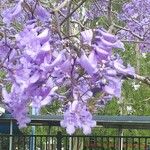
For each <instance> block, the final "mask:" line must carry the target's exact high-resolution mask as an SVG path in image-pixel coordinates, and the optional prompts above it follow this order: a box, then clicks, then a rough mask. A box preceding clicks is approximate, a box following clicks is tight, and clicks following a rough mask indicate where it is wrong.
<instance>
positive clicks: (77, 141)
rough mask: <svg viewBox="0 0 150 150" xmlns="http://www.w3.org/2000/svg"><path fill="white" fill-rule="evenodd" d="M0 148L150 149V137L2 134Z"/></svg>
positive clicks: (48, 149)
mask: <svg viewBox="0 0 150 150" xmlns="http://www.w3.org/2000/svg"><path fill="white" fill-rule="evenodd" d="M10 142H12V146H11V148H10V147H9V145H10ZM0 150H150V137H142V136H83V135H81V136H79V135H73V136H68V135H62V134H61V132H58V134H57V135H0Z"/></svg>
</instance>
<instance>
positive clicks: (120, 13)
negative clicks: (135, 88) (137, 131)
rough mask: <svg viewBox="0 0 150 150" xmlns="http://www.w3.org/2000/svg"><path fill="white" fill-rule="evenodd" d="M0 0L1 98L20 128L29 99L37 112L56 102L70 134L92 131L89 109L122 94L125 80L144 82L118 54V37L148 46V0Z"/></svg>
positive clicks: (148, 49)
mask: <svg viewBox="0 0 150 150" xmlns="http://www.w3.org/2000/svg"><path fill="white" fill-rule="evenodd" d="M0 3H1V6H0V7H1V10H0V11H1V23H0V26H1V28H0V36H1V40H0V67H1V72H3V73H5V77H4V78H3V80H2V81H1V86H2V95H3V102H4V103H5V105H6V108H7V109H8V111H9V112H10V113H11V114H12V115H13V117H14V118H15V119H16V120H17V121H18V124H19V127H20V128H22V127H25V126H26V124H27V123H29V122H30V118H28V116H27V114H28V112H29V105H31V104H32V106H33V107H35V108H37V109H38V110H40V109H41V107H43V106H45V105H50V104H52V103H53V102H54V101H59V102H60V103H61V108H62V110H63V112H64V120H62V121H61V126H62V127H65V128H66V131H67V132H68V133H69V134H73V133H74V132H75V130H76V128H81V129H83V133H84V134H90V133H91V128H92V127H94V126H95V125H96V122H95V121H94V120H92V113H94V112H95V111H96V110H97V109H98V108H101V107H104V106H105V104H106V103H107V102H108V101H110V100H111V99H112V98H113V97H117V98H120V97H121V87H122V83H123V81H124V80H126V79H128V78H130V79H131V80H133V79H136V80H140V81H141V82H143V83H145V84H148V85H150V80H149V78H148V77H145V76H141V75H140V74H139V73H140V72H139V71H137V70H136V69H134V68H133V67H132V66H131V65H130V64H125V63H124V60H123V59H122V58H121V56H120V55H119V51H123V52H124V53H126V46H124V42H128V43H130V45H131V46H133V45H134V47H135V49H136V52H137V54H139V53H141V52H147V53H148V52H150V42H149V39H150V9H149V7H150V0H131V1H130V2H128V1H119V0H118V1H117V0H93V1H92V0H91V1H89V0H54V1H53V0H13V1H9V0H2V1H1V2H0ZM99 21H101V22H102V24H103V26H99V23H98V22H99ZM94 22H95V23H94ZM92 23H93V25H92ZM137 62H138V60H137ZM8 84H9V85H10V89H8V88H7V85H8Z"/></svg>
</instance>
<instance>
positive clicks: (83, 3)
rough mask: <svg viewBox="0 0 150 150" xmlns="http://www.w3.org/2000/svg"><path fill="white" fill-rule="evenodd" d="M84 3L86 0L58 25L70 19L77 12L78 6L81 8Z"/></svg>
mask: <svg viewBox="0 0 150 150" xmlns="http://www.w3.org/2000/svg"><path fill="white" fill-rule="evenodd" d="M86 1H87V0H83V1H82V2H81V3H80V4H79V5H78V6H77V7H76V8H75V9H74V10H73V11H72V12H71V13H70V14H69V15H67V17H66V18H65V19H64V20H63V21H62V22H61V24H60V25H62V24H63V23H64V22H65V21H67V20H68V18H70V17H71V16H72V15H73V14H74V13H75V12H76V10H77V9H78V8H79V7H80V6H82V5H83V4H84V3H85V2H86Z"/></svg>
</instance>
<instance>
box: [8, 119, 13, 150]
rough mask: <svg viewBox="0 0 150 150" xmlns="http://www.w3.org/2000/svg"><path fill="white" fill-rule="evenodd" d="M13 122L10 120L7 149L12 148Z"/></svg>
mask: <svg viewBox="0 0 150 150" xmlns="http://www.w3.org/2000/svg"><path fill="white" fill-rule="evenodd" d="M12 134H13V122H12V120H11V121H10V132H9V135H10V137H9V150H12V138H13V135H12Z"/></svg>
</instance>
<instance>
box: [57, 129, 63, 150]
mask: <svg viewBox="0 0 150 150" xmlns="http://www.w3.org/2000/svg"><path fill="white" fill-rule="evenodd" d="M61 148H62V133H61V132H60V131H58V132H57V150H61Z"/></svg>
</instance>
